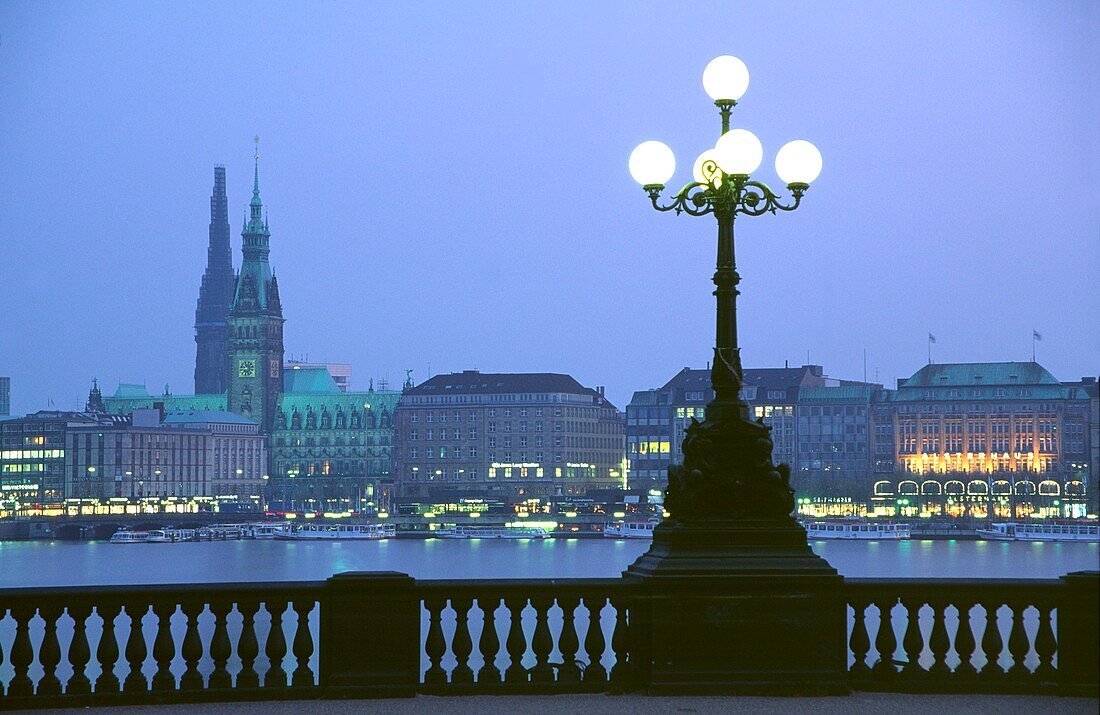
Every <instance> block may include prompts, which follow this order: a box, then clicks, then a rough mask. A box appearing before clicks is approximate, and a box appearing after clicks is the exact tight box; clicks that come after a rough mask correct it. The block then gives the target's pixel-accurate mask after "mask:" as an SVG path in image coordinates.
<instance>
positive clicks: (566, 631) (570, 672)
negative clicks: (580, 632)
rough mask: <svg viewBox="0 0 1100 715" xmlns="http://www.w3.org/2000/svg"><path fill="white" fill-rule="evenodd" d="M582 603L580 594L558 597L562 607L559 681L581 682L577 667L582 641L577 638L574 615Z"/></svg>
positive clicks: (559, 604)
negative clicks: (578, 652) (578, 651)
mask: <svg viewBox="0 0 1100 715" xmlns="http://www.w3.org/2000/svg"><path fill="white" fill-rule="evenodd" d="M579 605H580V597H578V596H562V597H560V598H558V606H560V607H561V636H559V637H558V649H559V650H560V651H561V659H562V664H561V669H560V670H559V671H558V682H559V683H579V682H580V680H581V671H580V669H579V668H578V667H577V650H578V649H579V648H580V646H581V644H580V641H579V640H578V639H577V624H576V623H575V622H574V615H575V612H576V610H577V606H579Z"/></svg>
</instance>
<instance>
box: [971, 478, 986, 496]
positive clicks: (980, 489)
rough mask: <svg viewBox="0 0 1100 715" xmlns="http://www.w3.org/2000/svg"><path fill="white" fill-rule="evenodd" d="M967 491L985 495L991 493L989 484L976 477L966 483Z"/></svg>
mask: <svg viewBox="0 0 1100 715" xmlns="http://www.w3.org/2000/svg"><path fill="white" fill-rule="evenodd" d="M966 493H967V494H974V495H981V496H984V495H986V494H989V485H988V484H986V483H985V482H983V481H981V480H979V479H975V480H973V481H972V482H970V483H969V484H967V485H966Z"/></svg>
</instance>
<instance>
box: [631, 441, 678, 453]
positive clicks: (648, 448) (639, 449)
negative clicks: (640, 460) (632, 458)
mask: <svg viewBox="0 0 1100 715" xmlns="http://www.w3.org/2000/svg"><path fill="white" fill-rule="evenodd" d="M671 448H672V443H671V442H669V441H668V440H659V441H658V440H653V441H646V442H631V443H630V450H629V451H630V454H668V453H669V451H670V449H671Z"/></svg>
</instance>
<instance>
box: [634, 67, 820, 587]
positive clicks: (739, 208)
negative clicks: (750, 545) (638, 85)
mask: <svg viewBox="0 0 1100 715" xmlns="http://www.w3.org/2000/svg"><path fill="white" fill-rule="evenodd" d="M748 86H749V73H748V68H747V67H745V64H744V63H743V62H742V61H741V60H739V59H738V58H736V57H732V56H729V55H722V56H720V57H717V58H715V59H714V60H712V61H711V62H710V63H709V64H708V65H707V67H706V69H705V70H704V71H703V87H704V89H705V90H706V92H707V94H709V95H710V97H711V99H713V100H714V104H715V106H716V107H717V108H718V112H719V115H720V117H721V127H722V129H721V132H720V134H719V136H718V140H717V141H716V143H715V145H714V148H713V149H708V150H707V151H705V152H703V153H702V154H701V155H700V156H699V158H698V159H697V160H696V161H695V164H694V166H693V167H692V174H693V181H691V182H689V183H688V184H686V185H685V186H684V187H683V188H681V189H680V190H679V191H677V192H676V193H675V194H674V195H673V196H672V198H671V200H670V201H669V202H668V203H662V200H661V192H662V191H664V188H665V184H666V182H668V181H669V179H671V178H672V175H673V173H674V172H675V167H676V162H675V157H674V155H673V153H672V151H671V150H670V149H669V148H668V147H667V146H665V145H664V144H662V143H661V142H658V141H647V142H644V143H642V144H640V145H639V146H638V147H637V148H636V149H635V150H634V151H633V152H632V154H631V156H630V162H629V166H630V172H631V174H632V175H633V177H634V179H635V180H636V181H638V183H640V184H642V188H643V189H644V190H645V192H646V194H647V195H648V196H649V199H650V202H651V203H652V204H653V208H655V209H656V210H658V211H662V212H664V211H674V212H675V213H676V214H681V213H687V214H690V215H692V216H705V215H708V214H713V215H714V217H715V219H716V220H717V223H718V251H717V260H716V266H715V272H714V276H713V281H714V285H715V291H714V295H715V298H716V301H717V309H716V325H715V345H714V357H713V363H712V367H711V375H710V377H711V385H712V387H713V389H714V393H715V397H714V399H713V400H712V401H711V402H710V403H709V404H708V405H707V408H706V415H705V419H704V421H703V422H701V423H700V422H697V421H695V420H694V419H693V420H692V424H691V425H690V426H689V427H688V428H687V430H686V436H685V439H684V450H683V451H684V456H685V459H684V464H683V465H681V466H676V467H673V468H671V469H670V470H669V484H668V493H667V500H666V509H667V510H668V511H669V512H670V514H671V523H670V524H669V525H666V527H665V528H664V529H662V532H663V535H665V536H667V535H668V534H669V532H670V530H671V529H675V528H677V527H686V528H687V529H689V530H690V529H691V528H692V527H693V526H697V525H700V524H709V525H710V527H711V530H712V529H713V527H714V525H715V523H716V522H724V523H725V524H724V526H723V527H722V528H723V529H726V530H729V529H730V528H739V527H738V526H737V525H736V524H735V523H734V521H730V520H745V519H754V520H760V519H764V520H770V521H771V522H773V526H780V527H782V528H784V529H787V530H794V531H801V527H800V526H798V524H797V523H796V522H795V521H794V519H793V518H792V517H791V512H793V511H794V506H795V505H794V492H793V491H792V490H791V488H790V484H789V482H790V468H789V466H787V465H779V466H778V467H776V466H775V465H773V464H772V461H771V454H772V441H771V437H770V429H769V428H768V427H766V426H765V425H764V424H763V422H761V421H757V422H754V421H752V420H751V419H750V418H749V408H748V405H747V404H746V403H745V401H744V400H743V399H742V396H741V388H742V385H743V382H744V379H743V374H744V371H743V368H742V364H741V350H740V346H739V345H738V341H737V296H738V295H739V293H740V291H739V290H738V288H737V286H738V284H739V283H740V282H741V276H740V274H739V273H738V272H737V261H736V256H735V245H734V222H735V220H736V218H737V216H739V215H744V216H762V215H764V214H766V213H771V214H775V213H776V212H777V211H794V210H795V209H796V208H798V206H799V205H800V204H801V202H802V197H803V195H804V194H805V193H806V191H807V189H808V188H809V185H810V182H812V181H813V180H814V179H816V178H817V176H818V174H819V173H820V171H821V154H820V152H818V150H817V148H816V147H814V145H813V144H811V143H810V142H807V141H804V140H796V141H793V142H790V143H788V144H786V145H785V146H784V147H783V148H782V149H780V151H779V153H778V154H777V156H776V170H777V173H778V174H779V175H780V177H781V178H782V179H783V180H784V181H786V182H787V188H788V189H789V190H790V192H791V199H790V200H789V201H788V202H784V201H783V200H781V199H780V198H779V196H777V195H776V193H775V192H774V191H772V189H771V188H769V187H768V186H767V185H766V184H764V183H762V182H760V181H757V180H754V179H752V178H750V177H751V174H752V173H753V172H754V171H756V169H757V168H758V167H759V166H760V163H761V160H762V158H763V147H762V146H761V144H760V140H759V139H757V137H756V135H755V134H753V133H752V132H750V131H748V130H746V129H731V128H730V116H731V114H732V111H733V108H734V107H735V106H736V105H737V101H738V100H739V99H740V98H741V96H742V95H743V94H744V93H745V91H746V90H747V89H748ZM699 536H701V537H702V538H708V537H706V536H703V535H702V534H700V535H699ZM657 538H660V535H658V537H657ZM804 540H805V537H804V535H803V541H804ZM711 556H713V554H711ZM654 566H655V564H649V566H647V567H646V569H647V570H652V569H653V567H654ZM639 567H641V564H639Z"/></svg>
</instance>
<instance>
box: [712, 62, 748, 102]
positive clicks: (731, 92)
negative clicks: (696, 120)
mask: <svg viewBox="0 0 1100 715" xmlns="http://www.w3.org/2000/svg"><path fill="white" fill-rule="evenodd" d="M748 88H749V68H748V67H746V66H745V63H744V62H742V61H741V60H739V59H737V58H736V57H733V56H732V55H722V56H721V57H715V58H714V59H713V60H711V61H710V62H709V63H708V64H707V68H706V69H705V70H703V89H705V90H706V91H707V94H709V95H710V98H711V99H713V100H714V101H716V102H717V101H718V100H720V99H729V100H733V101H735V102H736V101H737V100H738V99H741V95H743V94H744V93H745V90H746V89H748Z"/></svg>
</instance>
